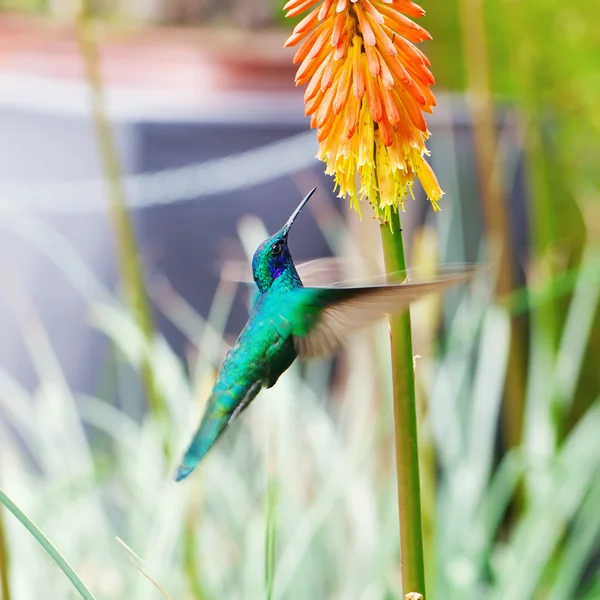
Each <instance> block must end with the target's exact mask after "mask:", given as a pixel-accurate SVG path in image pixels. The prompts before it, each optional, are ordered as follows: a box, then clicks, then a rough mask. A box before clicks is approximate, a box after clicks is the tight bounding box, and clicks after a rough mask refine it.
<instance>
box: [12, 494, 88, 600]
mask: <svg viewBox="0 0 600 600" xmlns="http://www.w3.org/2000/svg"><path fill="white" fill-rule="evenodd" d="M0 503H2V504H4V506H6V508H7V509H8V510H9V511H10V512H11V513H12V514H13V515H14V516H15V517H16V518H17V519H18V520H19V521H21V523H22V524H23V525H24V526H25V528H26V529H27V531H29V533H31V535H32V536H33V537H34V538H35V539H36V541H37V542H38V543H39V544H40V546H42V548H43V549H44V550H45V551H46V552H47V553H48V555H49V556H50V558H52V560H53V561H54V562H55V563H56V564H57V565H58V567H59V568H60V569H61V570H62V572H63V573H64V574H65V575H66V576H67V577H68V578H69V581H70V582H71V583H72V584H73V586H74V587H75V589H76V590H77V591H78V592H79V594H80V595H81V597H82V598H84V600H94V596H93V595H92V593H91V592H90V591H89V590H88V589H87V588H86V587H85V585H84V583H83V581H81V579H80V578H79V575H77V573H75V571H74V570H73V567H71V565H70V564H69V563H68V562H67V561H66V560H65V558H64V557H63V555H62V554H61V553H60V552H59V551H58V550H57V549H56V548H55V547H54V545H53V544H52V542H51V541H50V540H49V539H48V538H47V537H46V536H45V535H44V534H43V533H42V532H41V531H40V530H39V528H38V527H37V526H36V524H35V523H34V522H33V521H32V520H31V519H29V517H27V515H25V514H24V513H23V511H21V509H20V508H19V507H18V506H17V505H16V504H15V503H14V502H13V501H12V500H11V499H10V498H9V497H8V496H7V495H6V494H5V493H4V492H3V491H2V490H0ZM3 598H4V597H3Z"/></svg>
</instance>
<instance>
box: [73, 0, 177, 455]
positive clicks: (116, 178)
mask: <svg viewBox="0 0 600 600" xmlns="http://www.w3.org/2000/svg"><path fill="white" fill-rule="evenodd" d="M90 14H91V11H90V7H89V4H88V1H87V0H81V5H80V14H79V19H78V37H79V46H80V49H81V54H82V56H83V59H84V66H85V76H86V79H87V82H88V84H89V87H90V90H91V104H92V118H93V122H94V127H95V129H96V136H97V142H98V147H99V150H100V157H101V161H102V168H103V170H104V176H105V178H106V181H107V184H108V189H109V202H110V205H109V206H110V213H111V217H112V222H113V226H114V230H115V235H116V238H117V250H118V259H119V264H120V268H121V274H122V277H123V283H124V286H125V293H126V297H127V300H128V302H129V307H130V310H131V312H132V315H133V317H134V319H135V322H136V323H137V325H138V326H139V328H140V330H141V331H142V332H143V334H144V337H145V339H146V342H147V345H148V347H150V346H151V343H152V339H153V337H154V319H153V315H152V309H151V306H150V302H149V300H148V295H147V293H146V286H145V282H144V272H143V269H142V265H141V261H140V257H139V252H138V247H137V243H136V239H135V233H134V230H133V225H132V222H131V218H130V216H129V213H128V211H127V208H126V206H125V193H124V190H123V185H122V181H121V172H120V168H119V159H118V156H117V151H116V148H115V143H114V140H113V136H112V131H111V126H110V122H109V120H108V118H107V113H106V107H105V100H104V90H103V85H102V77H101V74H100V61H99V55H98V47H97V43H96V39H95V31H94V27H93V23H92V21H91V18H90ZM141 377H142V382H143V385H144V388H145V390H146V395H147V398H148V404H149V407H150V410H151V411H152V413H153V414H154V415H155V416H156V417H157V420H158V421H159V423H160V424H161V426H162V427H163V428H164V427H165V426H166V422H167V419H166V417H167V413H166V407H165V404H164V401H163V399H162V398H161V395H160V392H159V390H158V386H157V384H156V379H155V376H154V372H153V369H152V366H151V364H150V360H149V359H148V357H144V358H143V360H142V365H141ZM165 431H166V430H165ZM163 443H164V449H165V454H166V456H167V458H168V457H169V456H170V451H169V443H168V439H167V434H166V432H165V434H164V439H163Z"/></svg>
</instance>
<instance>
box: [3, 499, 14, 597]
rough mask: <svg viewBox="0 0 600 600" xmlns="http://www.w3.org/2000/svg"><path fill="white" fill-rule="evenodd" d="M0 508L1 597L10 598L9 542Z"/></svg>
mask: <svg viewBox="0 0 600 600" xmlns="http://www.w3.org/2000/svg"><path fill="white" fill-rule="evenodd" d="M2 513H3V511H2V510H0V598H2V600H10V599H11V598H12V596H11V593H10V580H9V578H8V542H7V541H6V529H5V527H4V515H3V514H2Z"/></svg>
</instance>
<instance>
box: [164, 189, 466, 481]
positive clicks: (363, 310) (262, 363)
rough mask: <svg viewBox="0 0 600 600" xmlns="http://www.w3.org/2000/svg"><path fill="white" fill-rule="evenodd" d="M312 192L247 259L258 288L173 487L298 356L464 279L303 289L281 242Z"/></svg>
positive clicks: (325, 350) (318, 351) (328, 347)
mask: <svg viewBox="0 0 600 600" xmlns="http://www.w3.org/2000/svg"><path fill="white" fill-rule="evenodd" d="M314 191H315V190H312V191H311V192H310V193H309V194H308V195H307V196H306V198H304V200H303V201H302V202H301V204H300V205H299V206H298V208H297V209H296V210H295V212H294V214H293V215H292V216H291V217H290V219H289V220H288V222H287V223H286V224H285V225H284V226H283V228H282V229H280V230H279V231H278V232H277V233H276V234H275V235H273V236H271V237H270V238H268V239H267V240H265V241H264V242H263V243H262V244H261V245H260V246H259V247H258V249H257V250H256V252H255V254H254V258H253V259H252V273H253V277H254V282H255V283H256V286H257V288H258V293H257V296H256V300H255V302H254V306H253V308H252V311H251V314H250V316H249V318H248V322H247V323H246V326H245V327H244V329H243V330H242V332H241V333H240V335H239V337H238V338H237V340H236V342H235V344H234V345H233V346H232V347H231V349H230V350H229V352H228V353H227V356H226V357H225V360H224V362H223V365H222V367H221V369H220V371H219V375H218V377H217V381H216V383H215V385H214V387H213V390H212V393H211V396H210V398H209V399H208V404H207V407H206V411H205V413H204V416H203V417H202V421H201V423H200V426H199V427H198V429H197V431H196V433H195V434H194V437H193V439H192V442H191V444H190V446H189V448H188V450H187V452H186V454H185V456H184V458H183V461H182V463H181V465H180V466H179V469H178V470H177V474H176V480H177V481H180V480H181V479H184V478H185V477H187V476H188V475H189V474H190V473H191V472H192V471H193V470H194V468H195V467H196V466H197V465H198V463H199V462H200V460H201V459H202V458H203V457H204V455H205V454H206V453H207V452H208V450H209V449H210V448H211V446H212V445H213V444H214V443H215V442H216V441H217V439H218V437H219V436H220V435H221V433H222V432H223V431H224V430H225V428H226V427H227V425H228V424H229V423H231V421H232V420H233V419H235V418H236V417H237V416H238V415H239V414H240V413H241V412H242V411H243V410H244V409H245V408H246V407H247V406H248V405H249V404H250V402H251V401H252V400H253V399H254V398H255V397H256V395H257V394H258V393H259V392H260V390H261V389H262V388H263V387H266V388H269V387H271V386H273V385H275V383H276V382H277V379H278V378H279V376H280V375H281V374H282V373H283V372H284V371H286V370H287V369H288V368H289V366H290V365H291V364H292V363H293V362H294V360H295V359H296V358H297V357H298V356H300V357H303V358H307V357H311V356H315V355H323V354H329V353H331V352H332V351H333V350H335V349H336V348H337V347H338V346H339V345H341V344H342V343H343V342H344V341H345V339H346V337H347V335H348V334H349V333H350V332H351V331H353V330H356V329H358V328H360V327H363V326H365V325H367V324H369V323H370V322H372V321H374V320H375V319H376V318H377V317H380V316H383V315H385V314H390V313H393V312H397V311H398V310H401V309H402V308H406V307H407V306H408V305H409V304H410V303H411V302H412V301H414V300H416V299H418V298H420V297H421V296H423V295H424V294H426V293H427V292H432V291H435V290H437V289H440V288H443V287H445V286H447V285H449V284H451V283H454V282H455V281H458V280H459V279H460V278H464V277H465V274H462V276H459V277H456V276H454V277H449V278H446V279H442V280H438V281H435V282H427V283H420V284H409V283H401V284H396V285H378V286H371V287H329V288H324V287H304V286H303V284H302V281H301V279H300V276H299V275H298V272H297V270H296V267H295V265H294V261H293V260H292V257H291V254H290V251H289V248H288V245H287V237H288V233H289V231H290V228H291V226H292V224H293V223H294V220H295V219H296V217H297V216H298V214H299V212H300V210H301V209H302V207H303V206H304V205H305V204H306V202H308V200H309V198H310V197H311V196H312V194H313V193H314Z"/></svg>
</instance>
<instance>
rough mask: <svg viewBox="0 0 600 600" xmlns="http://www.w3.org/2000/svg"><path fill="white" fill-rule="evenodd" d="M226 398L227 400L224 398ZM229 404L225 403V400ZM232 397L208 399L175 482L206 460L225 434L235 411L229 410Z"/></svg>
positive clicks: (214, 396) (221, 395) (213, 396)
mask: <svg viewBox="0 0 600 600" xmlns="http://www.w3.org/2000/svg"><path fill="white" fill-rule="evenodd" d="M224 396H226V397H227V398H224ZM226 399H227V400H229V402H224V400H226ZM230 402H231V397H229V396H228V395H227V394H223V393H221V394H213V395H212V396H211V397H210V398H209V399H208V404H207V407H206V412H205V413H204V416H203V417H202V421H201V422H200V425H199V427H198V429H197V430H196V433H194V437H193V438H192V441H191V443H190V445H189V447H188V449H187V451H186V453H185V455H184V457H183V460H182V461H181V464H180V465H179V467H178V468H177V472H176V474H175V481H181V480H182V479H185V478H186V477H187V476H188V475H189V474H190V473H191V472H192V471H193V470H194V469H195V468H196V467H197V466H198V463H199V462H200V461H201V460H202V459H203V458H204V455H205V454H206V453H207V452H208V451H209V450H210V448H211V446H212V445H213V444H214V443H215V442H216V441H217V439H218V438H219V436H220V435H221V434H222V433H223V431H224V429H225V427H227V424H228V423H229V421H230V419H231V414H232V412H233V410H234V409H230V408H229V406H228V405H229V404H230Z"/></svg>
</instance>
